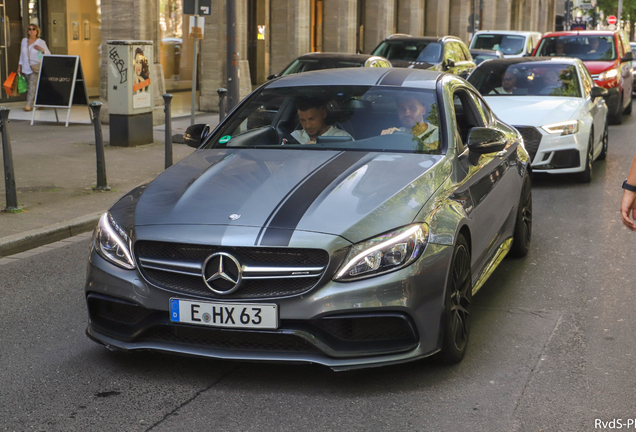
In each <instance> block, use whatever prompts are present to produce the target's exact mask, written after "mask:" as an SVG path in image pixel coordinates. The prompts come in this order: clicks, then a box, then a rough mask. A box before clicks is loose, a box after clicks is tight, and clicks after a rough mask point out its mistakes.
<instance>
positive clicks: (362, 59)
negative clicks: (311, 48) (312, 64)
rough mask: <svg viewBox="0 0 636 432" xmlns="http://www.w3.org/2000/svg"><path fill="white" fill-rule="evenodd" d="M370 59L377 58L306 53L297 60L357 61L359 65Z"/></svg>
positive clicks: (349, 54) (359, 55) (360, 55)
mask: <svg viewBox="0 0 636 432" xmlns="http://www.w3.org/2000/svg"><path fill="white" fill-rule="evenodd" d="M370 57H377V56H372V55H371V54H351V53H338V52H314V53H308V54H303V55H301V56H300V57H298V58H299V59H307V58H309V59H334V60H343V61H359V62H361V63H364V62H365V61H367V60H368V59H369V58H370Z"/></svg>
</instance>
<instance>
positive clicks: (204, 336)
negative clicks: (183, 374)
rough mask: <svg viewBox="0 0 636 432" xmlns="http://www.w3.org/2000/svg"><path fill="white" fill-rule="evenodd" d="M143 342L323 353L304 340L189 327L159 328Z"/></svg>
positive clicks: (149, 332) (151, 330) (143, 336)
mask: <svg viewBox="0 0 636 432" xmlns="http://www.w3.org/2000/svg"><path fill="white" fill-rule="evenodd" d="M139 340H151V341H162V342H177V343H184V344H188V345H197V346H205V347H211V348H223V349H232V350H249V351H276V352H319V350H318V349H317V348H315V347H314V346H313V345H311V344H310V343H308V342H306V341H305V340H304V339H302V338H300V337H298V336H294V335H289V334H280V333H255V332H241V331H231V330H216V329H208V328H195V327H187V326H170V327H168V326H155V327H153V328H151V329H150V330H148V331H147V332H145V333H144V334H143V335H142V336H141V337H140V338H139Z"/></svg>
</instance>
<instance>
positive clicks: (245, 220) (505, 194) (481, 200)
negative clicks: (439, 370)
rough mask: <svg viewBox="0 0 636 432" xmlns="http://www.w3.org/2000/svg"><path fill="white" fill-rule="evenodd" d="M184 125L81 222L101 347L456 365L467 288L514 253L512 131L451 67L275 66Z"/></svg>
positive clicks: (520, 196)
mask: <svg viewBox="0 0 636 432" xmlns="http://www.w3.org/2000/svg"><path fill="white" fill-rule="evenodd" d="M185 138H186V142H187V143H188V144H189V145H190V146H192V147H195V148H196V150H195V151H193V153H192V154H191V155H190V156H188V157H186V158H184V159H183V160H181V161H180V162H179V163H177V164H176V165H174V166H172V167H171V168H169V169H167V170H166V171H165V172H163V173H162V174H160V175H159V176H158V177H157V178H155V179H154V180H152V181H150V182H147V183H144V184H142V185H140V186H138V187H137V188H135V189H133V190H132V191H130V192H129V193H128V194H126V195H125V196H124V197H122V198H121V199H120V200H119V201H118V202H116V203H115V204H114V205H113V206H112V208H111V209H110V210H109V211H108V212H107V213H105V214H104V215H103V216H102V218H101V220H100V222H99V225H98V227H97V228H96V230H95V235H94V241H93V244H92V246H91V250H90V257H89V263H88V272H87V280H86V286H85V294H86V303H87V307H88V317H89V321H88V328H87V334H88V336H89V337H90V338H91V339H93V340H94V341H96V342H99V343H100V344H103V345H105V346H106V347H108V348H109V349H119V350H125V351H137V350H158V351H163V352H171V353H180V354H187V355H196V356H204V357H210V358H222V359H235V360H258V361H291V362H308V363H318V364H322V365H326V366H329V367H331V368H333V369H335V370H346V369H353V368H360V367H370V366H379V365H388V364H395V363H400V362H406V361H411V360H415V359H419V358H423V357H427V356H431V355H435V356H436V357H437V358H438V359H439V360H440V361H441V362H444V363H456V362H458V361H460V360H461V359H462V357H463V356H464V353H465V351H466V346H467V343H468V335H469V329H470V320H471V301H472V297H473V295H474V294H475V293H476V292H477V291H478V290H479V289H480V287H481V286H482V285H483V284H484V282H485V281H486V280H487V279H488V277H489V276H490V275H491V274H492V272H493V271H494V270H495V268H496V267H497V265H498V264H499V263H500V262H501V260H502V259H503V258H504V257H505V256H506V255H507V254H508V253H510V254H511V255H516V256H524V255H525V254H526V253H527V251H528V248H529V246H530V238H531V227H532V197H531V180H530V175H531V167H530V163H529V158H528V154H527V153H526V151H525V149H524V147H523V140H522V138H521V135H519V134H518V133H517V131H516V130H515V129H514V128H512V127H510V126H508V125H506V124H504V123H503V122H501V121H500V120H499V119H498V118H497V117H496V116H495V115H494V114H493V113H492V111H491V110H490V109H489V108H488V105H487V104H486V103H485V102H484V100H483V99H482V97H481V96H480V95H479V93H478V92H477V91H476V90H475V89H474V88H473V87H472V86H471V85H470V84H468V83H467V82H466V81H464V80H462V79H461V78H458V77H456V76H453V75H450V74H446V73H439V72H432V71H424V70H415V69H387V68H356V69H331V70H326V71H316V72H307V73H303V74H294V75H290V76H286V77H282V78H278V79H274V80H272V81H269V82H267V83H266V84H264V85H263V86H261V87H260V88H259V89H257V90H256V91H254V92H253V93H252V94H251V95H250V96H248V97H247V98H246V99H245V100H244V101H242V102H241V103H240V104H239V105H238V106H237V107H236V109H234V110H233V111H232V112H231V113H230V114H229V116H228V117H227V118H226V119H224V121H223V122H222V123H221V124H220V125H219V126H218V127H216V128H215V129H214V130H212V131H210V128H209V127H207V126H206V125H194V126H191V127H190V128H189V129H188V131H187V132H186V136H185Z"/></svg>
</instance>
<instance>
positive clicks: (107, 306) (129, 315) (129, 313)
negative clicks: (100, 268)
mask: <svg viewBox="0 0 636 432" xmlns="http://www.w3.org/2000/svg"><path fill="white" fill-rule="evenodd" d="M88 309H89V313H90V315H91V317H92V318H93V319H97V320H100V321H101V320H108V321H112V322H114V323H121V324H126V325H134V324H137V323H139V322H141V321H142V320H143V319H144V318H146V317H148V316H150V315H151V314H152V310H150V309H145V308H142V307H140V306H137V305H134V304H128V303H124V302H116V301H112V300H104V299H100V298H97V297H89V298H88Z"/></svg>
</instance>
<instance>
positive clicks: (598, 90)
mask: <svg viewBox="0 0 636 432" xmlns="http://www.w3.org/2000/svg"><path fill="white" fill-rule="evenodd" d="M608 94H609V92H608V91H607V89H606V88H603V87H599V86H594V87H592V91H591V92H590V96H592V100H596V99H597V98H600V97H602V98H604V97H606V96H607V95H608Z"/></svg>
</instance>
